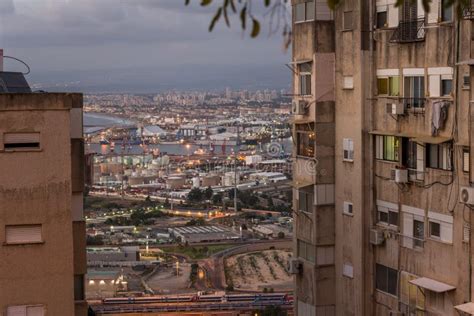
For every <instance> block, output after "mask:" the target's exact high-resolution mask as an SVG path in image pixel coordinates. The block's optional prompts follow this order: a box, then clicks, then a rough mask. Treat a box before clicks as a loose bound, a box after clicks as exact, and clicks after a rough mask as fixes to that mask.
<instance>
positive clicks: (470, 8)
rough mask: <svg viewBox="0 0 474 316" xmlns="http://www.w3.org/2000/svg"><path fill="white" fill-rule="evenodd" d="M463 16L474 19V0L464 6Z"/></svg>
mask: <svg viewBox="0 0 474 316" xmlns="http://www.w3.org/2000/svg"><path fill="white" fill-rule="evenodd" d="M462 16H463V18H465V19H467V20H474V1H472V0H471V1H470V3H469V4H467V5H466V7H464V9H463V11H462Z"/></svg>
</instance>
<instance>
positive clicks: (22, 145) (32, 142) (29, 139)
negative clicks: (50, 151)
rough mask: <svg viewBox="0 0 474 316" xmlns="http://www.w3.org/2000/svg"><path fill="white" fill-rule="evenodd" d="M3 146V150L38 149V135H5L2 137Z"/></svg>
mask: <svg viewBox="0 0 474 316" xmlns="http://www.w3.org/2000/svg"><path fill="white" fill-rule="evenodd" d="M3 146H4V148H5V150H15V149H39V148H40V134H39V133H5V134H4V135H3Z"/></svg>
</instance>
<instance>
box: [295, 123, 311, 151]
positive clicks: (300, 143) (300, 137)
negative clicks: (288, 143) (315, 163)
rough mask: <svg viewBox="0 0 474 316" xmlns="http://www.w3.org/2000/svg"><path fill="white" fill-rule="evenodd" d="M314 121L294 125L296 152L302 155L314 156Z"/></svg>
mask: <svg viewBox="0 0 474 316" xmlns="http://www.w3.org/2000/svg"><path fill="white" fill-rule="evenodd" d="M315 138H316V135H315V133H314V123H311V124H297V125H296V154H297V155H298V156H304V157H314V154H315V144H314V142H315Z"/></svg>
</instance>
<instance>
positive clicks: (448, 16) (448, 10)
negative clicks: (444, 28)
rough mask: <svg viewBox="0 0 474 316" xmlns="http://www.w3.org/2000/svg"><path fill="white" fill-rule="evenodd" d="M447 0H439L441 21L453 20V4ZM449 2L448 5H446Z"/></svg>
mask: <svg viewBox="0 0 474 316" xmlns="http://www.w3.org/2000/svg"><path fill="white" fill-rule="evenodd" d="M449 2H450V1H449V0H441V21H443V22H449V21H452V20H453V5H452V3H451V4H449ZM448 4H449V5H448Z"/></svg>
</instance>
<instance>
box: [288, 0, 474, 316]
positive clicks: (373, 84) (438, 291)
mask: <svg viewBox="0 0 474 316" xmlns="http://www.w3.org/2000/svg"><path fill="white" fill-rule="evenodd" d="M395 2H396V1H391V0H356V1H343V2H342V3H341V4H340V5H339V6H338V7H337V8H336V10H334V11H331V10H329V9H328V7H327V5H326V1H319V0H315V1H308V0H293V1H292V7H293V59H292V63H291V67H292V69H293V70H294V71H293V79H294V80H293V84H294V92H293V93H294V100H293V101H294V105H293V113H294V120H293V132H294V137H295V142H296V143H295V145H296V146H295V149H294V153H293V157H294V193H295V194H294V196H295V198H294V210H295V215H294V220H295V229H294V250H295V256H296V257H297V258H298V260H299V262H300V263H301V264H302V267H301V269H300V271H299V273H297V274H296V276H295V286H296V291H295V293H296V297H295V305H296V314H297V315H325V316H326V315H363V316H366V315H387V316H388V315H407V316H408V315H471V313H470V312H468V313H466V314H463V313H464V311H466V310H469V308H472V311H473V312H472V315H474V307H473V306H474V304H472V306H471V305H469V304H470V302H473V294H472V293H473V291H472V290H473V289H474V288H473V281H472V278H473V274H472V271H473V266H472V245H471V242H470V240H472V234H471V230H470V227H471V225H472V224H471V218H472V216H471V211H470V210H471V208H472V203H473V202H474V201H467V200H466V201H465V202H462V201H461V200H460V198H463V197H464V198H466V199H467V198H468V196H469V195H470V194H471V195H472V193H473V192H474V191H472V190H470V189H469V188H470V187H471V183H472V180H474V177H473V174H474V165H473V159H471V158H470V152H471V148H472V146H473V145H474V142H473V141H472V139H474V138H473V137H471V133H472V131H473V129H472V126H471V124H472V123H471V118H472V117H473V116H472V113H474V112H473V110H472V108H471V101H470V100H472V99H473V96H472V93H473V92H472V89H471V82H473V79H474V78H473V74H474V72H473V70H472V69H470V68H472V64H474V62H473V61H472V58H473V53H474V50H473V48H474V46H473V45H472V34H474V33H473V31H472V28H473V20H472V18H473V16H474V15H473V14H471V13H470V12H471V11H470V10H466V11H464V13H463V14H464V16H458V15H457V14H456V10H455V9H452V11H449V8H445V7H443V6H442V2H444V1H438V0H434V1H431V10H430V12H429V13H428V12H425V11H424V10H423V6H422V4H421V1H418V2H414V3H413V4H410V2H409V1H406V3H405V4H404V5H402V6H401V7H395V5H394V4H395ZM303 8H304V9H303ZM308 10H310V11H311V12H309V13H308ZM304 64H309V65H310V67H311V68H310V69H311V70H308V69H309V68H308V67H307V66H305V65H304ZM306 75H309V76H310V79H308V77H305V76H306ZM318 78H323V79H322V80H319V79H318ZM308 80H309V81H308ZM303 81H306V82H305V83H303V84H302V82H303ZM308 82H311V89H309V90H308V89H307V85H308ZM301 101H303V104H302V105H301V104H300V103H301ZM323 101H324V102H323ZM440 116H441V117H442V118H445V119H444V120H443V119H441V120H440V119H439V117H440ZM440 122H441V124H440V125H439V123H440ZM305 133H306V135H308V133H311V135H310V136H305V135H303V134H305ZM308 148H309V149H308ZM463 187H467V188H468V189H466V190H464V189H463ZM463 190H464V191H463ZM462 304H467V305H463V306H460V305H462Z"/></svg>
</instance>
